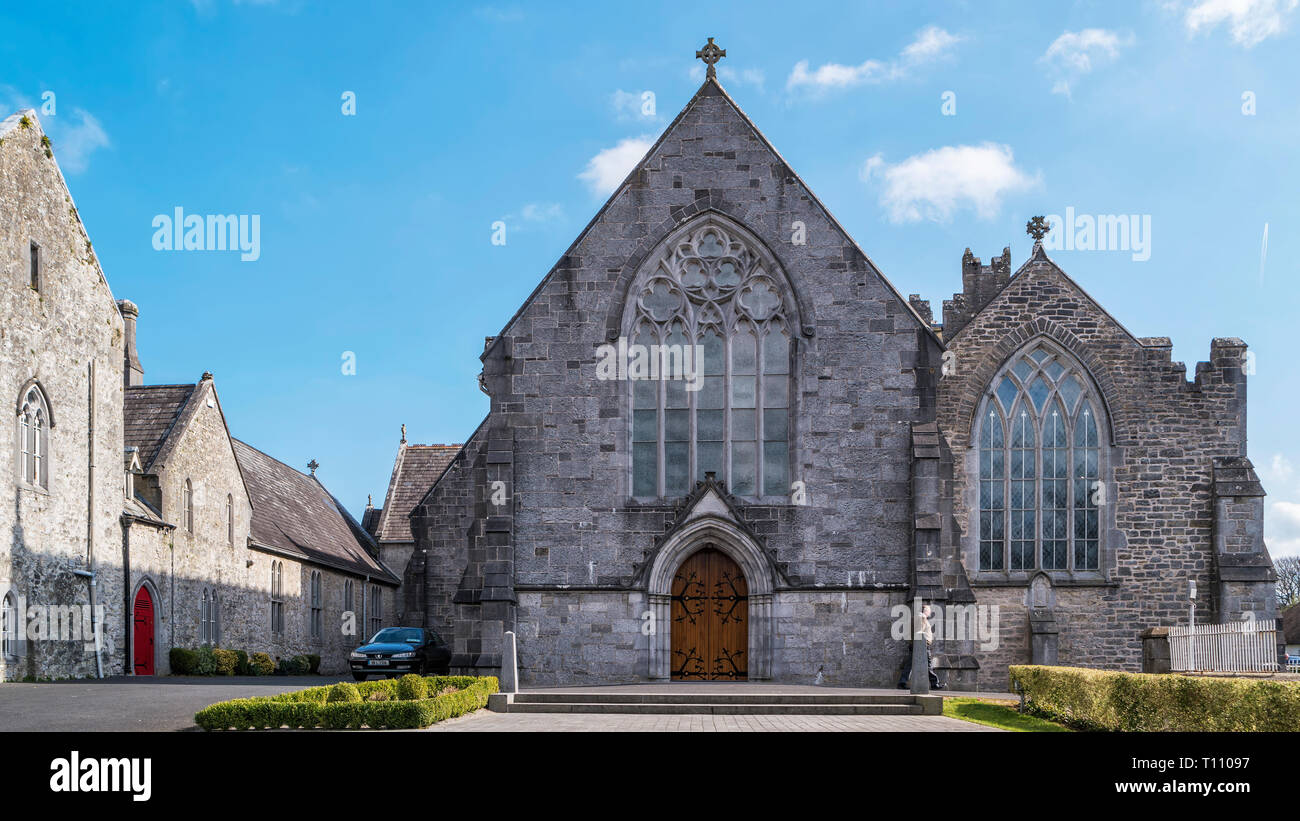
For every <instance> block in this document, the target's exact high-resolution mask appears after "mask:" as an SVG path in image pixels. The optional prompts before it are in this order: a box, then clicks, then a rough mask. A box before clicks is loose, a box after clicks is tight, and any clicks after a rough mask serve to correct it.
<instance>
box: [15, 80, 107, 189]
mask: <svg viewBox="0 0 1300 821" xmlns="http://www.w3.org/2000/svg"><path fill="white" fill-rule="evenodd" d="M55 101H56V103H57V102H58V98H57V97H56V98H55ZM29 108H34V109H36V112H37V116H38V117H39V118H40V121H41V128H42V129H43V130H44V131H45V133H46V134H47V135H48V136H49V138H50V142H51V143H52V146H53V149H54V156H55V158H56V159H57V160H58V161H59V168H61V169H62V170H63V171H64V172H65V173H68V174H80V173H81V172H82V171H85V170H86V168H87V167H89V165H90V155H91V154H93V153H94V152H95V150H96V149H99V148H107V147H108V146H110V145H112V142H111V141H110V140H109V138H108V133H107V132H105V131H104V127H103V126H102V125H101V124H100V122H99V120H98V119H96V117H95V116H94V115H93V114H91V113H90V112H89V111H86V110H85V109H83V108H74V109H72V110H71V113H68V112H67V110H66V109H65V108H64V107H63V106H62V105H56V111H57V112H62V113H56V114H49V115H47V114H43V113H41V112H42V109H43V106H42V101H33V100H31V99H30V98H29V97H27V95H25V94H23V93H22V92H21V91H19V90H18V89H16V88H14V87H13V86H8V85H0V112H2V113H0V119H3V118H4V117H6V116H8V115H9V114H11V113H13V112H15V111H23V110H26V109H29Z"/></svg>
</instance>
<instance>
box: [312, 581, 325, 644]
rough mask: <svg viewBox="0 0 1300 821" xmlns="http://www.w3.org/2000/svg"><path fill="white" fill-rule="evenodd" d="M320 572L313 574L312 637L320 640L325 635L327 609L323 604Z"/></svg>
mask: <svg viewBox="0 0 1300 821" xmlns="http://www.w3.org/2000/svg"><path fill="white" fill-rule="evenodd" d="M321 602H322V597H321V581H320V571H319V570H313V571H312V574H311V637H312V638H313V639H319V638H320V637H321V636H322V635H324V633H325V608H324V607H323V606H322V604H321Z"/></svg>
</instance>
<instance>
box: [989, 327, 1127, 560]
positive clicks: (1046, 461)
mask: <svg viewBox="0 0 1300 821" xmlns="http://www.w3.org/2000/svg"><path fill="white" fill-rule="evenodd" d="M1101 407H1102V405H1101V403H1100V401H1099V399H1098V397H1097V396H1096V393H1095V391H1094V389H1093V388H1092V381H1091V379H1090V378H1089V377H1088V375H1087V372H1086V371H1085V370H1084V369H1083V367H1082V366H1081V365H1079V363H1078V362H1077V361H1076V360H1075V359H1074V358H1073V357H1071V356H1069V355H1068V354H1066V353H1065V352H1064V351H1062V350H1060V349H1058V348H1056V347H1055V346H1053V345H1050V344H1048V343H1034V344H1032V345H1030V346H1029V348H1027V349H1026V351H1023V352H1021V353H1018V354H1016V355H1015V356H1013V357H1012V358H1011V359H1010V360H1009V361H1008V362H1007V364H1005V365H1004V366H1003V367H1002V369H1001V370H1000V371H999V373H998V374H997V375H996V376H995V377H994V379H993V381H992V383H991V384H990V386H989V391H988V394H987V396H986V397H985V399H984V402H983V405H982V407H981V409H980V411H979V414H978V415H977V434H976V436H977V440H976V441H978V444H979V522H978V528H979V539H978V561H979V569H980V570H981V571H1033V570H1055V571H1096V570H1098V569H1100V553H1101V550H1100V546H1101V539H1100V536H1099V532H1100V522H1099V505H1100V504H1101V503H1102V502H1103V500H1104V498H1105V497H1104V492H1103V491H1102V489H1101V465H1102V457H1103V450H1102V446H1101V441H1100V436H1099V432H1100V431H1101V430H1102V429H1103V421H1102V420H1099V419H1098V418H1097V414H1098V412H1099V410H1098V409H1100V408H1101Z"/></svg>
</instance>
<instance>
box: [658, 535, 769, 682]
mask: <svg viewBox="0 0 1300 821" xmlns="http://www.w3.org/2000/svg"><path fill="white" fill-rule="evenodd" d="M706 547H710V548H713V549H716V550H718V551H720V552H721V553H723V554H724V555H726V556H727V557H728V558H730V559H731V560H732V561H734V562H735V563H736V565H737V566H739V567H740V570H741V572H742V573H743V574H744V576H745V583H746V585H747V587H748V597H749V612H748V622H749V646H748V657H749V671H748V678H749V679H750V680H763V679H769V678H771V676H772V595H773V588H774V570H773V568H772V566H771V564H770V562H769V561H768V559H767V556H766V554H765V553H764V552H763V550H762V549H761V548H759V546H758V545H757V544H756V543H755V542H754V540H753V539H752V538H750V537H749V535H748V534H746V533H745V532H744V531H743V530H742V529H740V528H739V527H737V526H736V524H735V523H733V522H730V521H727V520H726V519H724V518H722V517H720V516H719V515H717V514H716V513H712V512H708V513H705V512H701V514H700V515H699V516H698V517H696V518H693V519H690V520H689V521H687V522H685V523H684V524H683V525H682V526H681V527H679V528H678V529H677V530H676V531H675V532H674V533H673V534H672V535H671V536H670V537H669V539H668V540H667V541H666V542H665V543H664V544H663V545H662V546H661V547H660V549H659V550H658V551H657V553H656V554H655V557H654V560H653V562H652V563H651V565H650V567H649V568H648V574H647V577H646V582H647V584H646V588H647V593H648V596H649V600H650V610H651V612H652V613H653V614H654V625H655V632H654V633H653V634H652V635H651V637H650V664H649V670H648V671H647V672H648V675H649V677H650V678H651V679H652V680H656V681H668V680H669V679H670V678H671V675H672V588H673V577H674V576H675V575H676V573H677V569H678V568H679V567H680V566H681V564H682V562H684V561H686V559H687V558H689V557H690V556H691V555H693V554H694V553H696V552H697V551H699V550H702V549H704V548H706Z"/></svg>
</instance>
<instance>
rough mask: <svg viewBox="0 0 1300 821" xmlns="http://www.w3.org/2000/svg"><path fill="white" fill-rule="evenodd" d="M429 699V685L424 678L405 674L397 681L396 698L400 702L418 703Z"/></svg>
mask: <svg viewBox="0 0 1300 821" xmlns="http://www.w3.org/2000/svg"><path fill="white" fill-rule="evenodd" d="M428 697H429V685H428V683H427V682H426V680H425V678H424V676H417V675H415V674H414V673H407V674H406V675H404V676H402V677H401V678H399V679H398V680H397V698H398V699H399V700H401V701H418V700H419V699H422V698H428Z"/></svg>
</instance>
